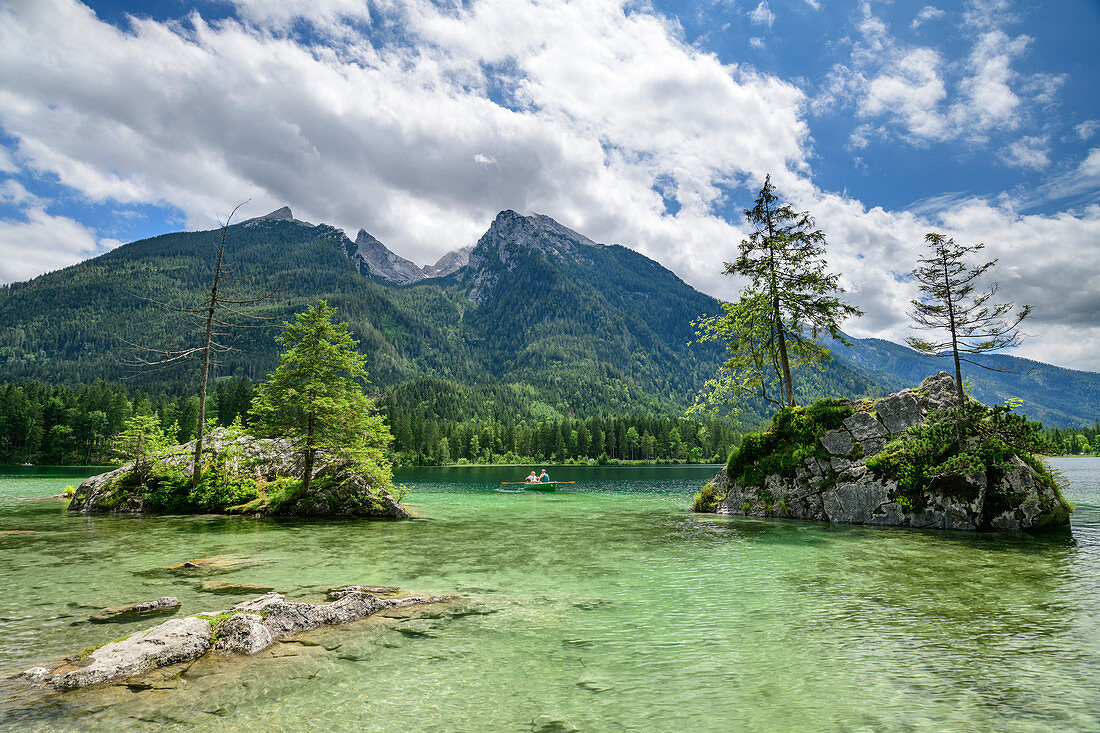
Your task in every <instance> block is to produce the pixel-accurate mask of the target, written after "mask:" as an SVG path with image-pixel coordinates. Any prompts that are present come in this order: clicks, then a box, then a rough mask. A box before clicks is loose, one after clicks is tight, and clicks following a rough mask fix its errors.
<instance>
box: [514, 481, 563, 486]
mask: <svg viewBox="0 0 1100 733" xmlns="http://www.w3.org/2000/svg"><path fill="white" fill-rule="evenodd" d="M541 483H544V482H542V481H534V482H528V481H501V482H500V485H501V486H537V485H538V484H541ZM545 483H548V484H575V483H577V482H576V481H546V482H545Z"/></svg>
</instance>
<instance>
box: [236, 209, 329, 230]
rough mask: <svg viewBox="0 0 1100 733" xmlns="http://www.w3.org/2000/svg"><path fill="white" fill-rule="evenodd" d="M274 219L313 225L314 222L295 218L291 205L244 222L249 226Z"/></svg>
mask: <svg viewBox="0 0 1100 733" xmlns="http://www.w3.org/2000/svg"><path fill="white" fill-rule="evenodd" d="M272 221H290V222H294V223H296V224H305V225H306V226H312V224H310V223H309V222H305V221H299V220H298V219H295V218H294V212H292V211H291V210H290V207H289V206H282V207H279V208H278V209H275V211H272V212H270V213H268V214H264V215H263V216H256V217H253V218H251V219H247V220H246V221H245V222H244V224H245V225H248V226H254V225H256V224H261V223H264V222H272Z"/></svg>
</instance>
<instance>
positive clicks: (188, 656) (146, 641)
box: [50, 617, 213, 690]
mask: <svg viewBox="0 0 1100 733" xmlns="http://www.w3.org/2000/svg"><path fill="white" fill-rule="evenodd" d="M212 634H213V632H212V630H211V628H210V622H209V621H207V620H206V619H201V618H194V617H191V618H173V619H169V620H168V621H165V622H164V623H162V624H161V625H160V626H154V627H153V628H151V629H146V630H145V631H141V632H138V633H136V634H134V635H133V636H129V637H127V638H125V639H122V640H120V641H113V642H111V643H110V644H104V645H103V646H101V647H99V648H98V649H96V650H94V651H92V652H91V654H89V655H88V657H87V658H86V660H85V661H86V662H87V664H84V665H82V666H77V665H66V666H65V667H61V668H60V669H57V670H54V672H53V674H52V675H51V678H50V681H51V682H52V684H53V686H54V687H56V688H57V689H59V690H72V689H75V688H78V687H89V686H90V685H97V684H100V683H102V682H110V681H112V680H117V679H122V678H124V677H132V676H134V675H137V674H141V673H142V672H147V671H149V670H151V669H155V668H157V667H165V666H167V665H169V664H178V663H179V662H189V661H191V660H192V659H198V658H199V657H201V656H202V655H203V654H205V653H206V650H207V649H209V648H210V637H211V636H212Z"/></svg>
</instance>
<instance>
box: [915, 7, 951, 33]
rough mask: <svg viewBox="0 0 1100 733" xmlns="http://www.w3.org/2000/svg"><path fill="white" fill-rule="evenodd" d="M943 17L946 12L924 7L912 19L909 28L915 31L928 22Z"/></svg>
mask: <svg viewBox="0 0 1100 733" xmlns="http://www.w3.org/2000/svg"><path fill="white" fill-rule="evenodd" d="M945 15H947V12H946V11H944V10H942V9H940V8H937V7H935V6H933V5H925V6H924V7H923V8H921V10H920V12H919V13H917V15H916V17H915V18H913V22H912V24H911V27H912V28H913V30H916V29H917V28H919V27H921V26H922V25H924V24H925V23H927V22H928V21H930V20H939V19H940V18H942V17H943V16H945Z"/></svg>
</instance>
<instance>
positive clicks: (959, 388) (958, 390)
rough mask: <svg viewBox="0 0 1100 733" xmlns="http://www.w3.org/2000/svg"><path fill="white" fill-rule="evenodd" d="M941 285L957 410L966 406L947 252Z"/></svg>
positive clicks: (944, 253)
mask: <svg viewBox="0 0 1100 733" xmlns="http://www.w3.org/2000/svg"><path fill="white" fill-rule="evenodd" d="M943 284H944V290H945V292H946V293H947V317H948V319H949V322H950V324H951V354H952V356H954V357H955V394H956V396H957V397H958V398H959V409H960V410H961V409H962V407H963V405H965V404H966V395H965V394H964V393H963V378H962V366H961V365H960V363H959V340H958V336H957V333H956V330H955V304H954V302H952V300H951V275H950V273H949V272H948V270H947V252H946V251H943Z"/></svg>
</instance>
